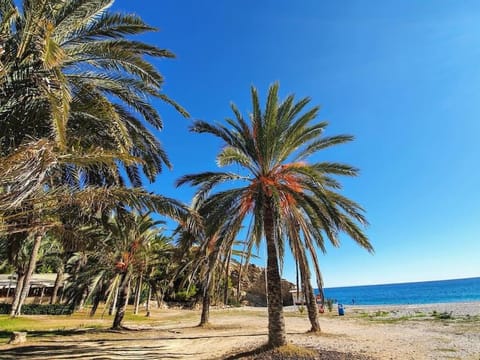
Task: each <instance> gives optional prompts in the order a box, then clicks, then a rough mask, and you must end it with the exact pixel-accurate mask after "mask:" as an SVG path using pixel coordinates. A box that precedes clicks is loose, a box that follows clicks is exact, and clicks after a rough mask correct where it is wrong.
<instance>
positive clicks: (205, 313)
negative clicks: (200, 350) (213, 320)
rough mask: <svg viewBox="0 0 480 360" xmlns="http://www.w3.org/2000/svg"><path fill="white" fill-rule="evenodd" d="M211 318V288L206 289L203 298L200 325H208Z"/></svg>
mask: <svg viewBox="0 0 480 360" xmlns="http://www.w3.org/2000/svg"><path fill="white" fill-rule="evenodd" d="M209 287H210V286H209ZM209 320H210V289H206V290H205V292H204V294H203V299H202V315H201V316H200V324H199V326H205V325H207V324H208V321H209Z"/></svg>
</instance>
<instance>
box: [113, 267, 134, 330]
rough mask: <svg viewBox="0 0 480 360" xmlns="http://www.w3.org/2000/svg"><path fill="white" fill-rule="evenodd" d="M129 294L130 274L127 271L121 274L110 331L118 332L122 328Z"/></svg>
mask: <svg viewBox="0 0 480 360" xmlns="http://www.w3.org/2000/svg"><path fill="white" fill-rule="evenodd" d="M129 292H130V272H129V271H128V270H127V271H125V272H124V273H123V274H122V279H121V282H120V287H119V294H118V305H117V311H116V312H115V319H113V325H112V329H114V330H119V329H121V328H122V321H123V318H124V316H125V310H126V308H127V303H128V294H129Z"/></svg>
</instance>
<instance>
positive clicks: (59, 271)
mask: <svg viewBox="0 0 480 360" xmlns="http://www.w3.org/2000/svg"><path fill="white" fill-rule="evenodd" d="M62 282H63V264H62V265H61V266H59V267H58V269H57V277H56V278H55V284H54V285H53V290H52V296H51V297H50V304H56V303H57V296H58V289H59V288H60V285H61V284H62Z"/></svg>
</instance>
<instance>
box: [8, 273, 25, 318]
mask: <svg viewBox="0 0 480 360" xmlns="http://www.w3.org/2000/svg"><path fill="white" fill-rule="evenodd" d="M23 279H25V271H24V269H23V268H20V269H18V270H17V287H16V288H15V293H14V296H13V301H12V308H11V309H10V316H15V310H17V307H18V303H19V302H20V295H21V294H22V287H23Z"/></svg>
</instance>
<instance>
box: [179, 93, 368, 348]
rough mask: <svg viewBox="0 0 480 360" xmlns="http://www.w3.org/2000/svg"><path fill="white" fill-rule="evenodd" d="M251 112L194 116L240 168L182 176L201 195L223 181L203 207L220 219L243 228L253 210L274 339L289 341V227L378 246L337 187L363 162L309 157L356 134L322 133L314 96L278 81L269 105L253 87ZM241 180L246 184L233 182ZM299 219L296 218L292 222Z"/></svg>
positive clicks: (320, 243)
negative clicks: (211, 118) (284, 286)
mask: <svg viewBox="0 0 480 360" xmlns="http://www.w3.org/2000/svg"><path fill="white" fill-rule="evenodd" d="M251 95H252V107H253V109H252V112H251V113H250V114H249V121H247V120H245V119H244V118H243V116H242V115H241V113H240V111H239V110H238V109H237V107H236V106H235V105H232V110H233V113H234V114H235V119H226V122H227V124H228V126H229V127H227V126H224V125H222V124H210V123H207V122H204V121H196V122H195V123H194V124H193V126H192V130H193V131H194V132H198V133H209V134H212V135H214V136H216V137H218V138H220V139H221V140H222V141H223V142H224V143H225V144H224V146H223V147H222V149H221V151H220V153H219V154H218V155H217V164H218V165H219V166H228V165H233V164H234V165H236V167H234V169H238V171H237V172H205V173H200V174H193V175H185V176H184V177H182V178H181V179H179V180H178V182H177V184H178V185H181V184H185V183H190V184H192V185H194V186H197V185H198V186H199V190H198V192H197V194H196V197H197V198H205V197H207V196H208V195H209V193H210V192H211V191H212V190H213V189H215V188H216V187H217V186H218V185H220V184H222V183H231V187H230V188H228V189H226V190H225V189H223V188H222V189H220V190H217V192H215V193H214V194H212V195H210V196H208V198H207V199H206V200H205V205H204V207H205V208H206V210H207V211H208V213H209V214H210V216H211V218H212V219H216V222H217V223H225V224H227V228H231V229H237V230H238V229H239V228H240V225H241V224H242V223H243V221H244V219H245V218H246V217H247V215H251V216H252V217H253V228H252V231H251V234H250V241H253V242H256V243H257V244H260V241H261V239H262V238H264V239H265V242H266V247H267V278H268V282H267V293H268V319H269V325H268V334H269V336H268V345H269V346H271V347H278V346H282V345H284V344H285V343H286V338H285V323H284V318H283V305H282V294H281V277H280V267H279V262H280V261H281V260H282V258H283V255H284V238H285V236H286V235H289V234H288V233H287V232H286V230H287V229H288V228H292V227H293V226H294V227H296V228H298V229H300V231H301V232H302V233H303V238H302V239H303V241H304V243H305V246H307V248H308V247H309V246H310V245H311V246H317V247H319V248H320V249H324V248H325V244H324V238H325V236H326V237H327V238H328V239H329V240H330V242H331V243H332V244H333V245H334V246H338V245H339V244H340V243H339V239H338V232H339V231H344V232H346V233H347V234H348V235H350V236H351V237H352V238H353V239H354V240H355V241H357V242H358V243H359V244H360V245H362V246H364V247H366V248H367V249H369V250H371V249H372V247H371V245H370V243H369V241H368V239H367V237H366V236H365V235H364V234H363V232H362V230H361V229H360V227H359V225H362V224H366V220H365V218H364V217H363V215H362V209H361V207H360V206H359V205H358V204H356V203H354V202H353V201H351V200H348V199H346V198H345V197H343V196H341V195H340V194H339V193H338V190H339V189H340V184H339V182H338V181H337V180H336V179H335V178H333V176H337V175H345V176H355V175H356V174H357V169H355V168H353V167H351V166H348V165H345V164H339V163H332V162H312V163H307V162H306V160H307V158H309V157H310V156H311V155H314V154H316V153H318V152H319V151H320V150H322V149H325V148H328V147H330V146H333V145H337V144H342V143H345V142H348V141H351V140H352V137H351V136H345V135H338V136H331V137H324V136H322V135H323V132H324V130H325V128H326V126H327V123H326V122H318V123H313V120H314V119H315V118H316V116H317V113H318V107H314V108H312V109H310V110H307V111H305V112H303V113H302V111H303V110H304V108H305V106H306V105H307V104H308V103H309V101H310V100H309V99H308V98H305V99H302V100H300V101H299V102H296V103H295V98H294V96H293V95H290V96H288V97H287V98H286V99H285V100H284V101H279V98H278V84H274V85H272V86H271V87H270V89H269V92H268V97H267V102H266V106H265V109H264V110H263V111H262V109H261V108H260V101H259V97H258V94H257V90H256V89H255V88H253V87H252V90H251ZM235 182H239V183H240V185H238V186H236V187H235V186H234V183H235ZM293 221H295V224H292V222H293Z"/></svg>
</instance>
